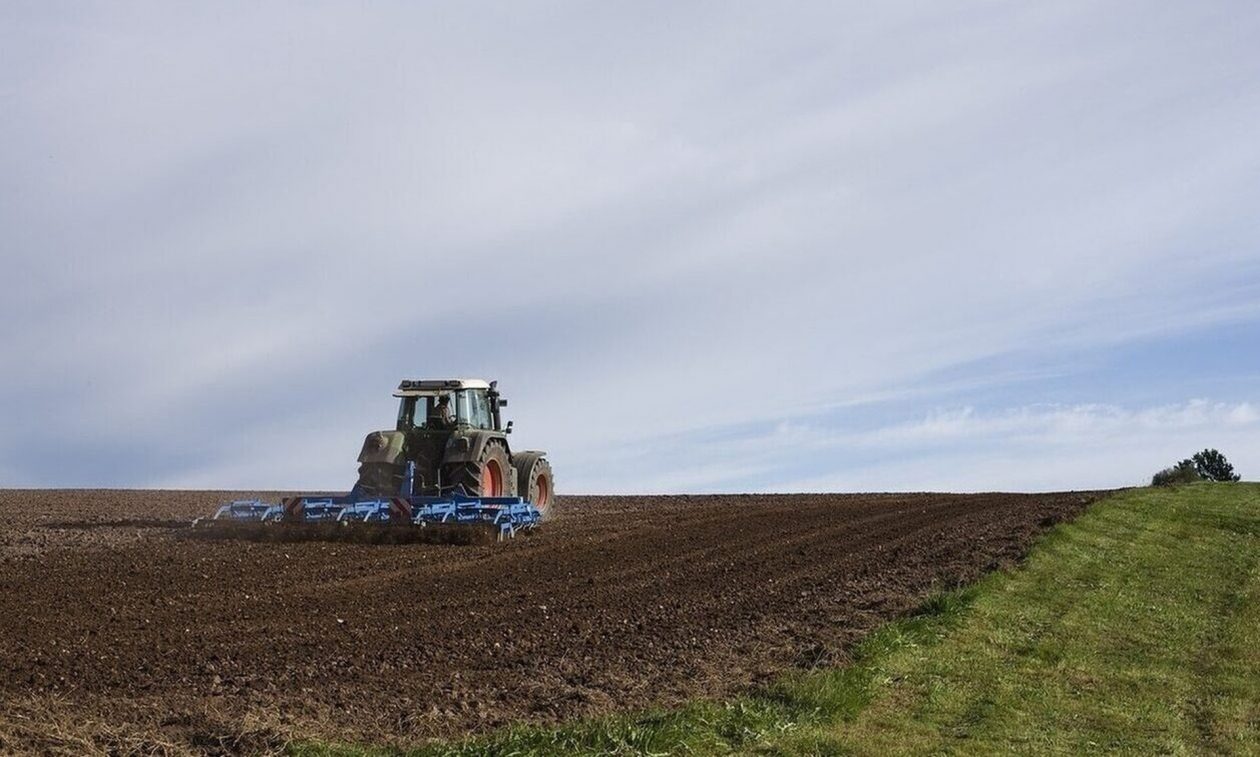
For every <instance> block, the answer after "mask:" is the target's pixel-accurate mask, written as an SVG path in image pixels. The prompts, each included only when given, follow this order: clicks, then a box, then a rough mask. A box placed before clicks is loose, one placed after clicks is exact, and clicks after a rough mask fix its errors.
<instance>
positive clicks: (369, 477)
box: [359, 463, 403, 497]
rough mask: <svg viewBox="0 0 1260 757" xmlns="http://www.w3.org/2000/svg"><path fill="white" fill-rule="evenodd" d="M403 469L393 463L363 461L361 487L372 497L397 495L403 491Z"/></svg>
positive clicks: (360, 475) (360, 477) (360, 471)
mask: <svg viewBox="0 0 1260 757" xmlns="http://www.w3.org/2000/svg"><path fill="white" fill-rule="evenodd" d="M402 483H403V471H402V470H401V469H400V468H399V466H397V465H394V464H392V463H363V464H362V465H360V466H359V487H360V488H361V489H362V490H363V493H364V494H367V495H369V496H372V497H397V496H398V494H399V493H400V492H401V491H402Z"/></svg>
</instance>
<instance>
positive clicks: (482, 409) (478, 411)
mask: <svg viewBox="0 0 1260 757" xmlns="http://www.w3.org/2000/svg"><path fill="white" fill-rule="evenodd" d="M468 399H469V404H470V405H471V408H470V410H471V413H470V415H469V423H471V424H472V427H473V428H494V422H493V421H492V420H491V418H490V400H489V399H488V398H487V397H486V390H485V389H473V390H472V391H470V392H468Z"/></svg>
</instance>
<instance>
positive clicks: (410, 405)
mask: <svg viewBox="0 0 1260 757" xmlns="http://www.w3.org/2000/svg"><path fill="white" fill-rule="evenodd" d="M415 417H416V398H415V397H403V398H402V402H400V403H399V404H398V426H397V429H398V430H399V431H410V430H411V429H412V424H413V423H415ZM421 422H423V419H421Z"/></svg>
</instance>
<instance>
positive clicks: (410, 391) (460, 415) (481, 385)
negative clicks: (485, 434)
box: [394, 379, 507, 432]
mask: <svg viewBox="0 0 1260 757" xmlns="http://www.w3.org/2000/svg"><path fill="white" fill-rule="evenodd" d="M495 384H496V382H493V381H491V382H486V381H482V380H481V379H431V380H422V381H413V380H405V381H403V382H402V383H401V384H399V385H398V390H397V391H395V392H394V396H395V397H398V398H400V401H399V405H398V424H397V426H396V428H397V430H399V431H402V432H409V431H453V430H456V429H482V430H487V431H501V430H504V429H502V426H501V421H500V417H499V408H501V407H503V406H504V405H506V404H507V400H504V399H502V398H500V396H499V393H498V391H497V390H496V388H495Z"/></svg>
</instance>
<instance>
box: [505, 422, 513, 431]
mask: <svg viewBox="0 0 1260 757" xmlns="http://www.w3.org/2000/svg"><path fill="white" fill-rule="evenodd" d="M512 423H513V421H508V424H507V428H505V429H503V433H505V434H510V433H512Z"/></svg>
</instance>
